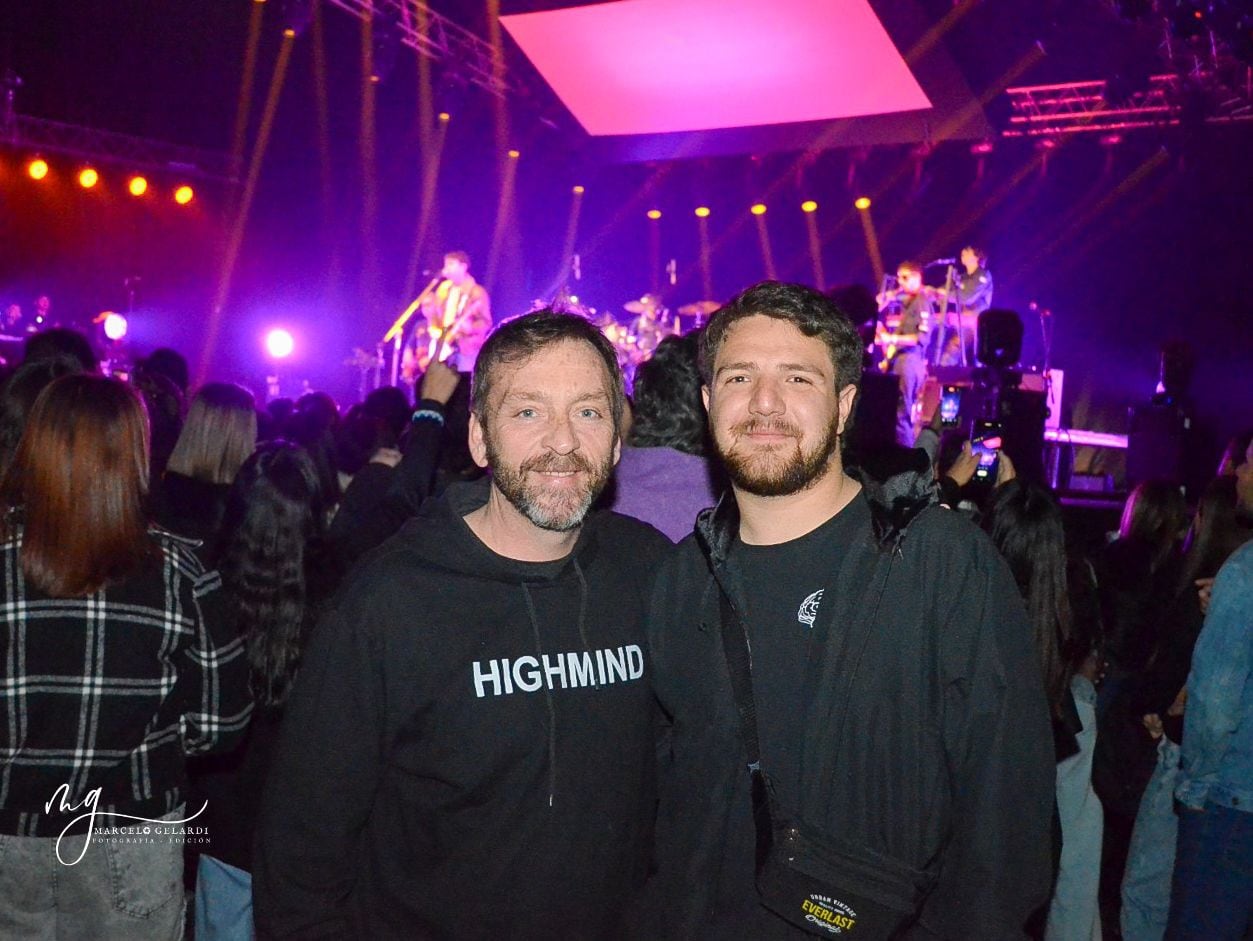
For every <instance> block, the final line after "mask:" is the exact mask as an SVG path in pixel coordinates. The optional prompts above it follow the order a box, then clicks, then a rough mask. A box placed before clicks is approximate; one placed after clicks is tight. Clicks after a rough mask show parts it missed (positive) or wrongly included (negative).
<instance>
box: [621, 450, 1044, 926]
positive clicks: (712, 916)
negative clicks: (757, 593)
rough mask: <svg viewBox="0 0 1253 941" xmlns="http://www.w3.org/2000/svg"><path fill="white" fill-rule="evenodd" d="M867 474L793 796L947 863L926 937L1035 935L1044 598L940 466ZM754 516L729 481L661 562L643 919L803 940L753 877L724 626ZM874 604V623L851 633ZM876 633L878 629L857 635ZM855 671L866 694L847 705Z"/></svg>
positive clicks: (795, 807)
mask: <svg viewBox="0 0 1253 941" xmlns="http://www.w3.org/2000/svg"><path fill="white" fill-rule="evenodd" d="M862 482H863V493H862V494H861V495H859V496H858V497H856V498H855V499H866V500H869V501H870V509H871V513H870V519H871V520H872V523H873V529H872V528H871V527H870V526H868V527H867V530H866V532H865V533H864V537H863V538H862V539H861V541H860V543H859V544H858V545H855V546H850V547H849V551H848V553H847V554H846V555H845V556H844V557H843V558H841V559H833V560H832V566H833V571H839V572H840V574H839V575H833V581H832V583H830V587H829V589H828V591H827V593H826V595H825V596H824V598H823V603H824V604H827V603H830V604H834V605H835V606H836V607H835V609H834V614H833V616H831V617H829V620H828V625H829V632H828V633H827V635H826V636H825V637H824V638H822V639H821V646H820V650H821V653H820V654H819V655H817V656H814V657H811V658H810V662H809V663H807V664H797V672H796V682H798V683H805V684H806V687H807V693H806V697H805V708H804V712H803V714H801V715H798V716H797V717H796V723H797V726H798V728H799V729H800V730H801V731H800V733H799V734H800V737H801V746H800V747H801V763H802V765H801V766H802V783H801V788H800V791H799V793H794V794H792V795H791V798H792V806H790V807H788V808H787V810H788V811H789V812H790V813H792V814H793V815H797V816H799V817H800V818H801V819H803V820H804V821H806V822H807V823H809V824H810V825H812V826H814V827H818V828H821V829H822V830H823V831H824V832H825V833H826V834H829V835H831V839H832V840H833V841H835V842H836V843H837V844H838V842H839V841H841V840H848V841H854V842H856V843H858V844H860V845H862V846H864V847H868V848H869V849H871V850H873V851H876V852H878V853H881V854H885V855H887V856H889V857H892V858H893V859H895V860H897V861H899V862H901V863H904V864H905V865H906V866H909V867H911V868H914V869H918V870H930V871H932V872H933V873H935V875H936V878H937V883H936V885H935V888H934V890H933V891H932V892H931V894H930V895H929V897H928V898H927V901H926V902H925V903H924V905H923V907H922V909H921V917H920V919H919V922H918V924H917V925H916V926H915V928H914V929H913V930H914V934H913V935H911V936H918V937H943V938H953V939H957V938H961V939H988V941H991V939H996V941H1003V939H1008V938H1016V937H1021V936H1022V933H1023V932H1022V925H1023V923H1024V922H1025V921H1026V920H1027V918H1028V917H1029V915H1030V914H1031V913H1032V912H1033V911H1034V910H1035V909H1037V908H1038V907H1039V906H1041V905H1042V904H1043V903H1044V902H1045V901H1046V900H1047V898H1048V895H1049V889H1050V881H1051V876H1052V863H1051V820H1052V812H1053V802H1054V801H1053V791H1054V761H1053V746H1052V737H1051V735H1050V731H1049V713H1048V708H1047V705H1046V703H1045V697H1044V691H1043V684H1042V681H1041V678H1040V672H1039V667H1038V665H1037V660H1036V657H1035V654H1034V652H1033V650H1032V640H1031V632H1030V627H1029V626H1028V622H1027V618H1026V612H1025V610H1024V608H1023V604H1022V601H1021V599H1020V597H1019V595H1018V591H1017V589H1016V587H1015V585H1014V581H1013V578H1012V577H1011V575H1010V573H1009V570H1008V568H1007V567H1006V566H1005V564H1004V562H1003V561H1002V560H1001V559H1000V558H999V556H998V555H997V553H996V550H995V549H994V547H993V546H992V545H991V543H990V542H989V541H988V539H987V538H986V537H985V536H984V534H983V533H982V532H980V531H979V530H978V529H976V528H975V527H974V526H973V525H971V524H970V523H969V522H968V521H967V520H966V519H964V518H963V517H962V516H961V515H959V514H957V513H954V512H952V511H950V510H948V509H945V508H943V507H940V506H938V505H937V504H936V503H935V499H934V496H933V490H934V485H933V484H932V483H931V481H930V480H929V474H928V473H925V472H924V473H915V472H906V473H903V474H898V475H896V476H894V477H892V478H891V479H889V480H888V481H887V482H886V483H879V484H876V483H875V482H874V481H872V480H871V479H870V478H868V477H863V479H862ZM738 528H739V519H738V513H737V510H736V507H735V503H734V500H733V499H732V498H731V497H730V495H728V496H726V497H724V498H723V500H722V502H721V504H720V505H719V506H718V507H717V508H715V509H714V510H711V511H706V512H705V513H704V514H702V515H701V517H700V519H699V520H698V523H697V531H696V533H695V534H694V536H692V537H689V538H688V539H687V540H685V541H684V542H683V543H681V544H680V545H679V547H678V549H677V551H676V553H675V554H674V555H673V556H672V557H671V558H670V559H669V560H668V561H667V563H666V564H665V565H663V566H662V568H661V570H660V572H659V576H658V581H657V584H656V588H655V592H654V597H653V603H652V609H651V614H650V624H649V637H650V642H651V647H652V657H653V664H654V673H653V681H654V684H655V686H656V688H657V695H658V698H659V700H660V701H661V704H662V707H663V709H664V711H665V712H666V714H667V716H668V718H669V720H670V722H671V728H670V737H669V743H668V748H667V749H666V754H665V756H664V758H663V770H662V775H661V788H660V798H661V803H660V811H659V817H658V822H657V858H656V872H655V873H654V876H653V878H652V880H651V881H650V883H649V886H648V889H647V892H646V894H645V898H644V903H643V906H642V911H643V913H644V914H643V916H642V920H643V924H645V925H646V926H647V927H646V928H645V929H644V931H642V932H641V933H642V934H643V933H646V934H649V935H651V936H657V937H673V938H699V937H723V938H726V937H752V938H755V939H768V938H789V937H795V936H802V933H801V932H800V931H799V929H796V928H792V927H791V926H789V925H788V924H787V923H786V922H784V921H782V920H781V919H779V918H777V917H775V916H773V915H771V914H770V913H769V912H768V911H767V910H766V909H764V908H763V907H762V906H761V905H760V904H759V903H758V902H757V897H756V893H755V889H754V856H755V833H754V826H753V822H752V811H751V795H750V775H749V773H748V771H747V769H746V761H747V759H746V752H745V746H744V744H743V739H742V736H741V734H740V726H739V722H738V719H737V715H736V711H735V705H734V702H733V700H732V696H731V692H730V681H729V677H728V671H727V666H726V659H725V657H724V654H723V649H722V640H721V636H720V632H719V623H720V622H719V617H720V614H719V598H720V594H721V593H722V592H723V591H726V592H727V594H728V600H729V601H730V602H731V603H732V605H733V606H735V607H736V608H737V609H738V610H742V609H743V605H742V599H741V598H738V597H736V589H735V580H734V578H730V577H728V574H729V573H728V570H727V568H726V561H727V553H728V550H729V548H730V547H731V545H732V543H733V540H734V539H735V537H736V534H737V532H738ZM849 584H852V585H854V586H855V587H854V588H853V590H852V591H846V592H843V593H841V594H838V595H837V594H836V593H835V592H833V591H832V590H830V588H831V587H836V586H840V587H845V586H847V585H849ZM867 618H869V619H871V624H870V630H869V632H868V633H866V632H854V631H852V630H851V628H852V626H853V625H855V624H857V623H863V622H864V620H865V619H867ZM857 633H861V635H862V637H863V641H864V642H857V643H853V644H851V645H850V643H848V640H849V637H850V635H854V634H857ZM816 640H817V638H816ZM848 671H853V675H852V676H851V681H852V686H851V698H850V699H849V700H848V702H849V706H848V708H847V710H845V711H844V713H843V715H842V716H841V715H836V714H834V713H835V711H836V710H834V709H833V703H834V701H835V695H834V694H835V691H836V689H837V688H838V687H839V685H840V684H841V683H842V682H843V681H845V680H848V679H849V678H850V677H849V675H848ZM765 770H766V772H767V773H769V770H770V769H769V768H766V769H765Z"/></svg>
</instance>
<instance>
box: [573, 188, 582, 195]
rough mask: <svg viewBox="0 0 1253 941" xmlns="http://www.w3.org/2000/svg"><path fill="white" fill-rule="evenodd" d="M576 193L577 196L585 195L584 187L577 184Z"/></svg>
mask: <svg viewBox="0 0 1253 941" xmlns="http://www.w3.org/2000/svg"><path fill="white" fill-rule="evenodd" d="M574 195H575V196H582V195H583V187H581V186H575V187H574Z"/></svg>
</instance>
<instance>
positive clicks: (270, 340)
mask: <svg viewBox="0 0 1253 941" xmlns="http://www.w3.org/2000/svg"><path fill="white" fill-rule="evenodd" d="M295 348H296V341H295V340H294V339H292V335H291V334H290V333H288V332H287V331H286V330H283V329H281V328H280V329H275V330H271V331H270V332H269V333H267V334H266V335H265V351H266V352H267V353H269V354H270V356H272V357H273V358H274V359H286V358H287V357H289V356H291V354H292V350H294V349H295Z"/></svg>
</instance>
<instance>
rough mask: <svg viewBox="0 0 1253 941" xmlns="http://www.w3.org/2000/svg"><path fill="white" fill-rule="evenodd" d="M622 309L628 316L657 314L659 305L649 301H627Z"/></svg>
mask: <svg viewBox="0 0 1253 941" xmlns="http://www.w3.org/2000/svg"><path fill="white" fill-rule="evenodd" d="M622 309H623V310H625V311H626V312H627V313H628V314H655V313H657V304H655V303H650V302H648V301H644V300H639V301H627V302H626V303H625V304H623V305H622Z"/></svg>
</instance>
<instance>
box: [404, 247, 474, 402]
mask: <svg viewBox="0 0 1253 941" xmlns="http://www.w3.org/2000/svg"><path fill="white" fill-rule="evenodd" d="M440 277H441V278H443V280H442V281H440V283H439V285H438V286H437V287H436V288H435V290H433V291H429V292H427V295H426V297H425V299H424V300H423V301H422V315H423V317H424V318H425V322H419V323H418V326H417V327H416V328H415V329H414V331H413V334H412V335H411V337H410V341H409V344H408V345H407V347H406V349H405V356H404V373H405V376H406V378H409V379H412V377H413V376H414V375H415V374H416V373H418V372H421V371H423V370H425V369H426V364H427V363H428V362H429V361H430V360H431V358H432V357H434V356H435V355H436V354H437V353H438V354H439V358H440V359H441V360H445V361H447V360H451V359H453V358H455V360H456V364H455V365H456V368H457V370H458V371H459V372H470V371H471V370H472V369H473V368H474V361H475V359H477V358H478V355H479V349H480V348H481V347H482V346H483V343H484V341H486V340H487V334H488V333H489V332H490V331H491V329H492V302H491V298H490V297H489V296H488V294H487V291H486V290H485V289H484V288H483V286H482V285H481V284H479V283H478V282H477V281H475V280H474V278H472V277H471V276H470V256H469V255H467V254H466V253H465V252H462V251H455V252H448V253H447V254H446V255H445V256H444V267H443V270H441V271H440Z"/></svg>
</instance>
